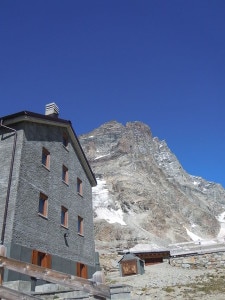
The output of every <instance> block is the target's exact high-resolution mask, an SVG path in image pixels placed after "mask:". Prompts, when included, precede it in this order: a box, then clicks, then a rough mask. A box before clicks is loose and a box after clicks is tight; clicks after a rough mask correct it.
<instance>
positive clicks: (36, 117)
mask: <svg viewBox="0 0 225 300" xmlns="http://www.w3.org/2000/svg"><path fill="white" fill-rule="evenodd" d="M0 120H1V124H4V125H5V126H9V125H11V124H16V123H19V122H24V121H26V122H33V123H42V124H49V125H54V126H61V127H65V128H67V130H68V132H69V134H70V137H71V139H72V142H73V145H74V148H75V150H76V152H77V156H78V158H79V159H80V161H81V163H82V165H83V167H84V170H85V172H86V174H87V176H88V179H89V181H90V183H91V185H92V186H96V185H97V180H96V178H95V175H94V173H93V171H92V169H91V167H90V165H89V162H88V160H87V158H86V155H85V153H84V151H83V149H82V147H81V144H80V142H79V140H78V137H77V135H76V133H75V131H74V129H73V126H72V123H71V121H68V120H64V119H60V118H58V117H55V116H50V115H42V114H38V113H34V112H30V111H21V112H18V113H15V114H11V115H8V116H3V117H1V118H0Z"/></svg>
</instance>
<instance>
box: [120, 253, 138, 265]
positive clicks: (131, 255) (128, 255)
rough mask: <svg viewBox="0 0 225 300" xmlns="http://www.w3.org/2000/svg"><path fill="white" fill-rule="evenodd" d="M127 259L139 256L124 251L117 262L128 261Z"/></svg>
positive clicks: (134, 258)
mask: <svg viewBox="0 0 225 300" xmlns="http://www.w3.org/2000/svg"><path fill="white" fill-rule="evenodd" d="M129 260H141V259H140V258H139V257H137V256H136V255H134V254H132V253H126V254H124V256H123V257H122V258H121V259H120V260H119V261H118V263H120V262H122V261H129Z"/></svg>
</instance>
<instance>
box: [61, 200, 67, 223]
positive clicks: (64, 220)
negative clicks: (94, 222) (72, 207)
mask: <svg viewBox="0 0 225 300" xmlns="http://www.w3.org/2000/svg"><path fill="white" fill-rule="evenodd" d="M62 213H64V215H63V216H62ZM62 217H63V222H62ZM68 221H69V213H68V208H66V207H65V206H63V205H62V206H61V226H63V227H65V228H68Z"/></svg>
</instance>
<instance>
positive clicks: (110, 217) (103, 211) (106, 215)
mask: <svg viewBox="0 0 225 300" xmlns="http://www.w3.org/2000/svg"><path fill="white" fill-rule="evenodd" d="M95 213H96V214H97V218H98V219H103V220H106V221H107V222H108V223H110V224H112V223H119V224H120V225H127V224H126V223H125V222H124V220H123V212H122V210H121V209H118V210H113V209H108V208H106V207H98V208H97V209H96V210H95Z"/></svg>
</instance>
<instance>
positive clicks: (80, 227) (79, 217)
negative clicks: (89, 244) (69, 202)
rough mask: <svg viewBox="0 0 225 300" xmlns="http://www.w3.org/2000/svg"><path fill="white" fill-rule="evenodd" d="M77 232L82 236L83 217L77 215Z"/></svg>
mask: <svg viewBox="0 0 225 300" xmlns="http://www.w3.org/2000/svg"><path fill="white" fill-rule="evenodd" d="M77 232H78V235H80V236H84V218H82V217H81V216H78V218H77Z"/></svg>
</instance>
